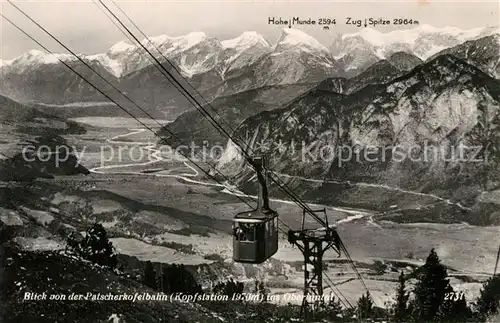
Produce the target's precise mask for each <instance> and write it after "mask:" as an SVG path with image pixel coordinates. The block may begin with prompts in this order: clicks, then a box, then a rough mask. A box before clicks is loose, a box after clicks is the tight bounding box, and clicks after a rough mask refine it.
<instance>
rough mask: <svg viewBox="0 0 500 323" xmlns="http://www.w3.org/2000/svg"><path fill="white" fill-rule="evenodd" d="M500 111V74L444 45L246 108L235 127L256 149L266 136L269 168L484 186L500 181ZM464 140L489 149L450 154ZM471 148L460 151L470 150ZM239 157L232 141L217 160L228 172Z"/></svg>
mask: <svg viewBox="0 0 500 323" xmlns="http://www.w3.org/2000/svg"><path fill="white" fill-rule="evenodd" d="M499 112H500V81H498V80H495V79H493V78H491V77H489V76H488V75H486V74H484V73H483V72H481V71H480V70H478V69H477V68H475V67H473V66H471V65H468V64H467V63H465V62H463V61H461V60H459V59H457V58H456V57H454V56H451V55H443V56H440V57H437V58H436V59H434V60H432V61H430V62H428V63H425V64H423V65H420V66H418V67H416V68H415V69H413V70H412V71H411V72H410V73H408V74H405V75H403V76H401V77H399V78H396V79H395V80H392V81H391V82H389V83H387V84H376V85H369V86H366V87H364V88H362V89H361V90H359V91H357V92H354V93H351V94H348V95H340V94H337V93H332V92H327V91H324V90H320V89H315V90H313V91H311V92H309V93H308V94H307V95H304V96H303V97H302V98H300V99H298V100H296V101H294V102H293V103H292V104H290V105H289V106H287V107H285V108H284V109H281V110H279V111H276V110H275V111H273V112H266V113H261V114H259V115H256V116H254V117H250V118H248V119H247V120H245V121H244V122H243V123H242V124H241V125H240V126H239V128H238V129H237V134H238V135H239V136H240V137H243V138H245V139H246V140H247V141H250V142H251V145H252V146H251V147H252V149H256V151H259V147H265V146H266V144H267V147H270V148H269V150H266V154H267V156H270V161H269V163H270V168H272V169H274V170H276V171H277V172H282V173H286V174H289V175H296V176H301V177H306V178H315V179H320V180H322V179H328V178H332V179H336V180H339V179H340V180H345V181H356V182H360V181H361V182H366V183H373V184H376V185H389V186H394V187H402V188H406V189H413V190H417V191H420V190H425V191H435V190H438V191H439V190H448V189H450V188H452V187H453V188H457V187H467V188H468V189H472V188H473V187H474V188H476V189H478V190H480V189H481V188H483V187H487V186H489V185H496V184H495V183H499V182H500V177H499V175H500V174H499V173H498V171H497V170H498V163H497V161H496V158H497V155H496V154H497V153H496V150H495V148H493V147H496V146H497V145H498V144H499V143H500V135H499V134H500V131H499V130H500V128H499V127H500V113H499ZM257 143H258V145H257ZM461 145H463V146H464V147H468V148H472V147H477V146H480V147H483V148H484V149H483V150H482V151H481V154H479V155H478V156H477V158H479V157H481V156H483V157H484V156H485V153H486V152H488V153H489V157H490V158H489V159H487V160H485V159H484V158H483V161H481V162H468V161H467V160H462V159H459V158H456V159H453V158H451V157H450V154H451V153H452V152H454V151H456V149H458V148H459V147H461ZM394 147H396V148H397V150H394ZM387 148H389V150H387ZM413 148H414V149H413ZM427 148H429V149H435V150H431V152H430V153H429V152H427V153H426V151H427V150H426V149H427ZM400 150H401V151H400ZM474 152H475V151H472V150H466V151H463V154H464V156H465V157H467V158H469V159H470V158H473V157H474V154H473V153H474ZM410 153H411V154H412V155H410ZM366 154H368V155H366ZM398 154H399V155H398ZM400 154H403V157H404V158H401V155H400ZM427 154H431V155H430V156H429V155H427ZM410 157H411V158H410ZM450 158H451V159H450ZM241 166H242V165H241V157H240V155H239V153H238V150H236V149H235V147H234V145H233V144H232V143H229V144H228V147H227V149H226V152H225V153H224V155H223V156H222V158H221V160H220V162H219V167H220V169H221V170H222V171H224V172H228V173H230V174H232V175H234V174H237V173H238V172H239V171H241V168H240V167H241ZM484 174H489V177H488V178H485V177H484ZM318 185H319V184H318ZM306 192H307V191H306ZM308 194H313V193H311V191H309V193H308ZM324 194H327V195H326V196H329V195H328V193H326V192H324ZM330 197H331V196H330Z"/></svg>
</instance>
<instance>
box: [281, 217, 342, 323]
mask: <svg viewBox="0 0 500 323" xmlns="http://www.w3.org/2000/svg"><path fill="white" fill-rule="evenodd" d="M320 211H321V212H325V217H326V211H325V210H324V209H323V210H319V211H315V212H320ZM288 241H289V242H290V243H292V244H294V245H296V246H297V247H298V248H299V250H300V251H301V252H302V254H303V255H304V296H303V299H302V306H301V310H300V312H301V316H302V317H304V319H306V320H307V319H308V318H309V316H310V314H311V312H313V311H316V310H317V309H318V307H320V306H321V305H324V303H323V255H324V254H325V252H326V251H328V250H334V251H336V252H337V253H338V254H339V255H340V251H339V250H340V239H339V238H338V235H337V232H336V230H335V228H332V227H329V226H328V227H327V228H321V229H316V230H311V229H304V222H303V225H302V229H301V230H296V231H295V230H290V231H289V232H288Z"/></svg>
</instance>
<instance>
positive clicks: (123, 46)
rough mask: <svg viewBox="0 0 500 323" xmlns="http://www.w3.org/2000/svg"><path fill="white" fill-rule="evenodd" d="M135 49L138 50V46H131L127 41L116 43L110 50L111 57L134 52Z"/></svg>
mask: <svg viewBox="0 0 500 323" xmlns="http://www.w3.org/2000/svg"><path fill="white" fill-rule="evenodd" d="M135 48H136V46H134V45H132V44H129V43H128V42H126V41H121V42H119V43H116V44H114V45H113V46H111V48H110V49H109V51H108V52H109V53H110V54H111V55H117V54H120V53H123V52H127V51H130V50H134V49H135Z"/></svg>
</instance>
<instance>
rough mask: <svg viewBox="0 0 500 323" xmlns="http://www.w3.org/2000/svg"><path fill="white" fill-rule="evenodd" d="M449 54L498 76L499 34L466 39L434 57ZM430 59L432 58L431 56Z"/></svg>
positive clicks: (499, 58)
mask: <svg viewBox="0 0 500 323" xmlns="http://www.w3.org/2000/svg"><path fill="white" fill-rule="evenodd" d="M443 54H451V55H454V56H456V57H458V58H460V59H463V60H465V61H467V62H469V63H470V64H472V65H474V66H476V67H478V68H480V69H481V70H483V71H484V72H485V73H488V74H490V75H491V76H493V77H495V78H500V34H494V35H491V36H487V37H483V38H480V39H474V40H469V41H466V42H465V43H463V44H460V45H457V46H455V47H452V48H447V49H445V50H442V51H441V52H439V53H437V54H436V55H435V56H434V57H436V56H439V55H443ZM431 59H432V58H431Z"/></svg>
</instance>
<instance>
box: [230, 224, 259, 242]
mask: <svg viewBox="0 0 500 323" xmlns="http://www.w3.org/2000/svg"><path fill="white" fill-rule="evenodd" d="M235 236H236V239H237V240H238V241H255V225H254V224H251V223H238V224H237V225H236V226H235Z"/></svg>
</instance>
